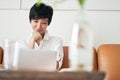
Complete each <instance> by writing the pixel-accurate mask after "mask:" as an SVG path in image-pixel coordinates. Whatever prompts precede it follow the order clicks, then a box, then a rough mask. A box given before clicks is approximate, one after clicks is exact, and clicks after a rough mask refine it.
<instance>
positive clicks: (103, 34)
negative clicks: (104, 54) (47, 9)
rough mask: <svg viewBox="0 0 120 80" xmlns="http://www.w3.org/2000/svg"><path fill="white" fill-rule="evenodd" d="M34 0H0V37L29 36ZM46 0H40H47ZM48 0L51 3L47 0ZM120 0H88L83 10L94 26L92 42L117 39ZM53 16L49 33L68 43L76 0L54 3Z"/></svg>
mask: <svg viewBox="0 0 120 80" xmlns="http://www.w3.org/2000/svg"><path fill="white" fill-rule="evenodd" d="M36 1H37V0H0V41H1V42H3V41H4V40H5V39H10V40H21V39H26V38H27V36H29V34H30V32H31V31H32V30H31V26H30V24H29V19H28V14H29V8H30V7H31V6H32V5H33V4H34V3H35V2H36ZM47 1H49V0H43V2H47ZM48 4H51V3H48ZM119 4H120V1H119V0H88V1H87V3H86V11H87V14H88V16H89V19H90V22H91V27H92V28H93V30H94V46H95V47H96V48H97V47H98V46H99V45H101V44H103V43H120V37H119V34H120V31H119V30H120V22H119V20H120V5H119ZM53 7H55V8H54V9H55V10H54V16H53V20H52V23H51V25H50V26H49V27H48V30H49V32H50V33H51V34H52V35H56V36H60V37H61V38H63V40H64V45H68V44H69V41H70V35H71V30H72V24H73V22H74V20H75V18H76V14H77V12H78V10H79V5H78V3H77V1H76V0H67V1H65V2H62V3H61V4H58V5H54V6H53Z"/></svg>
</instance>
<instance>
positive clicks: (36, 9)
mask: <svg viewBox="0 0 120 80" xmlns="http://www.w3.org/2000/svg"><path fill="white" fill-rule="evenodd" d="M52 15H53V8H52V7H51V6H48V5H46V4H44V3H40V5H37V3H35V4H34V5H33V6H32V7H31V9H30V13H29V20H30V21H31V20H32V19H40V18H41V19H42V18H48V25H49V24H50V22H51V20H52Z"/></svg>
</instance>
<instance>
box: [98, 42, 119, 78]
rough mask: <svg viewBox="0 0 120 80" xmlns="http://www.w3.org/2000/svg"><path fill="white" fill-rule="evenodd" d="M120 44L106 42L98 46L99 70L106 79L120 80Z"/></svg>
mask: <svg viewBox="0 0 120 80" xmlns="http://www.w3.org/2000/svg"><path fill="white" fill-rule="evenodd" d="M119 60H120V44H104V45H101V46H100V47H99V48H98V70H99V71H104V72H105V73H106V77H105V80H120V61H119Z"/></svg>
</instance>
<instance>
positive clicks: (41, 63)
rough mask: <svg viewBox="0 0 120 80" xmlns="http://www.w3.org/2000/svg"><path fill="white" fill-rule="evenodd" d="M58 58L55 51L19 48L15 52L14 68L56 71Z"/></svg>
mask: <svg viewBox="0 0 120 80" xmlns="http://www.w3.org/2000/svg"><path fill="white" fill-rule="evenodd" d="M56 56H57V54H56V52H55V51H50V50H33V49H25V48H19V49H18V50H17V51H16V52H15V56H14V67H15V69H16V70H32V71H55V70H56Z"/></svg>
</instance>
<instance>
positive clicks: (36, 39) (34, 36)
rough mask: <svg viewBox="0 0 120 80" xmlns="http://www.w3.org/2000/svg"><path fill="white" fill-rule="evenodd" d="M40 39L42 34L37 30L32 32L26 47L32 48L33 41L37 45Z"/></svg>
mask: <svg viewBox="0 0 120 80" xmlns="http://www.w3.org/2000/svg"><path fill="white" fill-rule="evenodd" d="M41 40H42V35H41V34H40V33H39V32H33V33H32V37H31V38H30V39H29V42H28V47H29V48H31V49H34V44H35V42H36V43H37V44H38V45H39V44H40V41H41Z"/></svg>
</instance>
